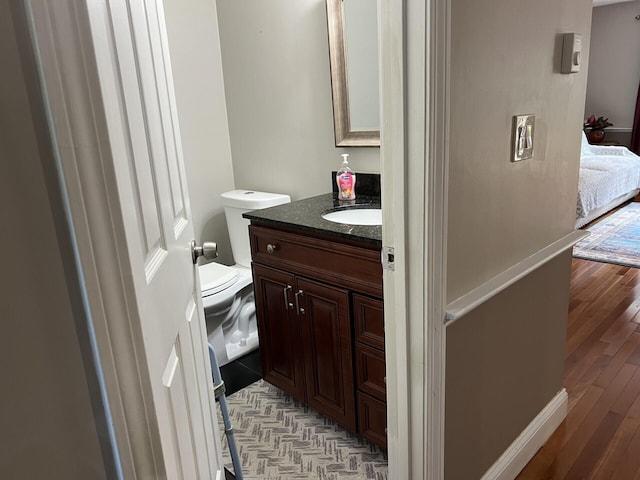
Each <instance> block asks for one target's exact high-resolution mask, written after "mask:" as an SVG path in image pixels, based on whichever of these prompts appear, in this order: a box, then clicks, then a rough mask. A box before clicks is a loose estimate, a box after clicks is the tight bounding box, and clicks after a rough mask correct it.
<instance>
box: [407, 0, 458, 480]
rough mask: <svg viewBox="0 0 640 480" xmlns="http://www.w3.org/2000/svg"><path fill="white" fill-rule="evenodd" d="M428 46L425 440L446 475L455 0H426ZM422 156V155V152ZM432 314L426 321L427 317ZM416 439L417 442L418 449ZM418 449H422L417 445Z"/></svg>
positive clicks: (429, 458)
mask: <svg viewBox="0 0 640 480" xmlns="http://www.w3.org/2000/svg"><path fill="white" fill-rule="evenodd" d="M426 18H427V22H426V29H425V31H426V32H427V35H426V38H425V40H426V48H425V54H424V55H425V59H426V60H425V63H426V76H425V93H426V95H427V98H426V105H427V111H426V119H425V127H426V128H425V131H424V135H425V153H426V158H425V159H424V164H425V165H426V167H427V171H426V172H425V173H426V175H425V177H424V185H423V191H424V194H423V195H424V200H423V201H424V204H425V207H426V208H425V223H426V232H425V243H426V245H425V256H426V266H427V267H426V268H427V271H426V275H425V279H424V281H425V286H424V287H425V288H424V296H425V298H426V299H427V308H426V311H425V313H426V315H425V318H424V319H422V320H423V324H424V325H425V331H424V337H425V341H424V343H425V348H424V352H423V362H424V364H425V365H426V366H427V367H426V379H425V389H424V397H423V398H424V410H425V412H426V413H425V414H426V422H425V425H424V427H425V430H426V431H425V432H424V434H425V443H426V455H424V459H423V465H424V472H425V475H424V478H425V479H429V480H432V479H434V480H435V479H438V480H440V479H443V478H444V453H445V452H444V449H445V439H444V427H445V425H444V424H445V370H446V364H445V362H446V342H447V339H446V328H445V326H444V317H445V307H446V284H447V278H446V277H447V275H446V272H447V232H448V228H447V218H448V179H449V125H450V118H449V114H450V83H451V82H450V70H451V68H450V66H451V0H430V1H428V2H427V3H426ZM416 160H417V161H421V160H422V159H419V158H416ZM425 320H426V321H425ZM415 447H416V445H414V449H415ZM414 451H415V453H416V455H418V453H419V452H418V451H417V450H414Z"/></svg>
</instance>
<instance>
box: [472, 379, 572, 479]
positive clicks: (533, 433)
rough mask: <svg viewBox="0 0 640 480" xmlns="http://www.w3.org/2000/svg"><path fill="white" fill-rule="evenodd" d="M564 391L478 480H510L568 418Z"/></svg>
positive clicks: (554, 398)
mask: <svg viewBox="0 0 640 480" xmlns="http://www.w3.org/2000/svg"><path fill="white" fill-rule="evenodd" d="M567 403H568V396H567V391H566V390H565V389H564V388H563V389H562V390H560V392H558V394H557V395H556V396H555V397H553V399H552V400H551V401H550V402H549V403H548V404H547V406H546V407H544V408H543V409H542V410H541V411H540V413H539V414H538V415H537V416H536V418H534V419H533V420H532V421H531V423H530V424H529V425H527V428H525V429H524V430H523V431H522V433H521V434H520V435H518V438H516V439H515V441H514V442H513V443H512V444H511V445H509V448H507V449H506V450H505V451H504V453H503V454H502V456H500V458H499V459H498V460H497V461H496V463H494V464H493V465H492V466H491V468H490V469H489V470H487V472H486V473H485V474H484V475H483V476H482V479H481V480H513V479H514V478H516V476H517V475H518V474H519V473H520V472H521V471H522V469H523V468H524V467H525V465H526V464H527V463H528V462H529V460H531V459H532V458H533V456H534V455H535V454H536V452H537V451H538V450H539V449H540V447H542V445H544V442H546V441H547V440H548V439H549V437H550V436H551V434H552V433H553V432H554V431H555V430H556V428H558V426H559V425H560V424H561V423H562V421H563V420H564V419H565V417H566V416H567Z"/></svg>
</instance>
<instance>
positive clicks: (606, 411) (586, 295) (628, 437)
mask: <svg viewBox="0 0 640 480" xmlns="http://www.w3.org/2000/svg"><path fill="white" fill-rule="evenodd" d="M564 386H565V388H566V389H567V392H568V394H569V413H568V415H567V418H566V419H565V421H564V422H563V423H562V424H561V426H560V427H559V428H558V430H556V432H555V433H554V434H553V435H552V436H551V437H550V439H549V440H548V441H547V443H546V444H545V445H544V446H543V447H542V448H541V449H540V450H539V451H538V453H537V454H536V455H535V457H534V458H533V459H532V460H531V461H530V462H529V463H528V464H527V466H526V467H525V468H524V470H523V471H522V472H521V473H520V475H519V476H518V477H517V478H518V479H519V480H529V479H531V480H533V479H535V480H538V479H615V480H627V479H629V480H634V479H638V480H640V270H639V269H636V268H630V267H622V266H618V265H610V264H606V263H597V262H590V261H587V260H579V259H574V260H573V264H572V275H571V297H570V303H569V319H568V325H567V347H566V354H565V374H564Z"/></svg>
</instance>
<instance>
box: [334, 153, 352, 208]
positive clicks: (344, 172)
mask: <svg viewBox="0 0 640 480" xmlns="http://www.w3.org/2000/svg"><path fill="white" fill-rule="evenodd" d="M348 157H349V154H348V153H343V154H342V167H340V170H338V173H337V174H336V183H337V184H338V200H355V198H356V174H355V173H353V170H351V169H350V168H349V160H347V158H348Z"/></svg>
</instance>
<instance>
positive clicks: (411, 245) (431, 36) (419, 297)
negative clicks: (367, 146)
mask: <svg viewBox="0 0 640 480" xmlns="http://www.w3.org/2000/svg"><path fill="white" fill-rule="evenodd" d="M379 6H380V8H379V11H380V12H381V13H380V34H381V48H380V55H381V62H380V86H381V102H380V104H381V110H382V115H381V118H382V128H381V151H380V153H381V165H382V166H381V170H382V182H383V195H382V199H383V215H384V219H383V244H384V245H387V246H393V247H394V249H395V271H393V272H392V271H387V270H385V272H384V298H385V323H386V324H387V325H388V326H387V328H386V355H387V358H386V361H387V372H388V374H387V378H388V379H389V382H390V383H389V385H388V390H387V392H388V393H387V415H388V422H389V427H388V444H389V447H388V448H389V476H390V478H411V479H416V480H417V479H425V480H426V479H428V480H440V479H442V478H444V392H445V388H444V386H445V383H444V382H445V347H446V343H445V342H446V338H445V333H446V332H445V327H444V315H445V308H444V307H445V291H444V286H445V285H446V279H445V274H446V244H447V242H446V235H447V228H446V219H447V173H448V128H449V122H448V112H449V63H450V59H449V49H450V38H449V32H450V27H449V26H450V0H427V1H426V2H425V1H423V0H391V1H388V2H386V1H380V2H379ZM391 326H392V328H391Z"/></svg>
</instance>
